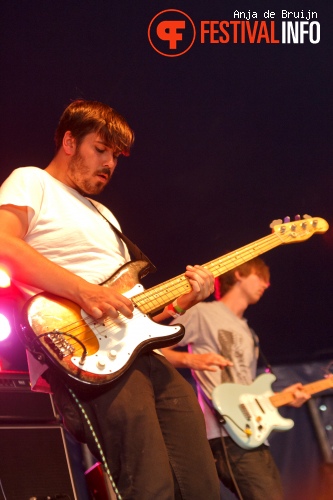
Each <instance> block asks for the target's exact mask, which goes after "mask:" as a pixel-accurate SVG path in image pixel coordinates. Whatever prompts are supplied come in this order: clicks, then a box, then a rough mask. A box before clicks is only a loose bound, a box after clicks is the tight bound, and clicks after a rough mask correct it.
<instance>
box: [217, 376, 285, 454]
mask: <svg viewBox="0 0 333 500" xmlns="http://www.w3.org/2000/svg"><path fill="white" fill-rule="evenodd" d="M275 380H276V377H275V376H274V375H273V374H272V373H264V374H262V375H259V377H257V378H256V380H255V381H254V382H253V383H252V384H251V385H240V384H233V383H225V384H220V385H218V386H217V387H215V389H214V390H213V392H212V401H213V405H214V408H215V409H216V410H217V411H218V413H219V414H220V415H221V416H222V417H223V418H224V420H225V423H224V424H223V425H224V427H225V428H226V430H227V432H228V434H229V435H230V437H231V438H232V439H233V440H234V441H235V442H236V443H237V444H238V445H239V446H240V447H241V448H244V449H248V450H250V449H252V448H256V447H258V446H260V445H261V444H263V443H264V442H265V441H266V439H267V437H268V436H269V434H270V433H271V432H272V431H287V430H289V429H291V428H292V427H293V426H294V422H293V420H291V419H289V418H283V417H281V415H280V414H279V412H278V410H277V409H276V408H275V407H274V406H273V404H272V403H271V401H270V397H271V396H272V395H273V394H274V393H273V391H272V389H271V384H272V383H273V382H274V381H275Z"/></svg>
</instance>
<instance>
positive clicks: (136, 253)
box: [87, 198, 156, 273]
mask: <svg viewBox="0 0 333 500" xmlns="http://www.w3.org/2000/svg"><path fill="white" fill-rule="evenodd" d="M87 200H88V201H89V202H90V203H91V204H92V206H93V207H94V208H95V209H96V210H97V212H98V213H99V214H100V215H101V216H102V217H103V219H105V220H106V222H107V223H108V224H109V226H110V227H111V229H112V231H114V232H115V233H116V235H117V236H119V238H121V239H122V240H123V241H124V242H125V243H126V245H127V248H128V250H129V251H130V252H131V254H132V255H133V257H134V258H135V259H136V260H144V261H145V262H147V264H149V266H148V269H147V272H151V273H155V272H156V267H155V266H154V264H153V263H152V262H151V260H150V259H149V258H148V257H147V256H146V255H145V254H144V253H143V252H142V251H141V250H140V248H139V247H138V246H137V245H136V244H135V243H133V242H132V241H131V240H130V239H129V238H127V236H125V235H124V234H123V233H122V232H121V231H119V229H118V228H116V227H115V226H114V225H113V224H112V222H110V221H109V220H108V219H107V218H106V217H105V216H104V215H103V214H102V212H101V211H100V210H98V208H97V207H96V205H95V204H94V203H93V202H92V201H91V200H89V198H87Z"/></svg>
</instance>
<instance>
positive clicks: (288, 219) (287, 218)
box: [283, 215, 290, 224]
mask: <svg viewBox="0 0 333 500" xmlns="http://www.w3.org/2000/svg"><path fill="white" fill-rule="evenodd" d="M283 222H284V223H285V224H287V223H288V222H290V217H289V216H288V215H287V217H285V218H284V219H283Z"/></svg>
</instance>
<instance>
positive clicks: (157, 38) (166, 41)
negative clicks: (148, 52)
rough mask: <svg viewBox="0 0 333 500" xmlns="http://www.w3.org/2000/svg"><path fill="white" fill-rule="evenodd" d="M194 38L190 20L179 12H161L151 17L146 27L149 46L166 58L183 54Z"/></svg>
mask: <svg viewBox="0 0 333 500" xmlns="http://www.w3.org/2000/svg"><path fill="white" fill-rule="evenodd" d="M195 36H196V30H195V26H194V23H193V21H192V19H191V18H190V17H189V16H188V15H187V14H185V12H182V11H181V10H176V9H168V10H163V11H162V12H159V13H158V14H156V16H155V17H153V19H152V20H151V22H150V24H149V26H148V39H149V42H150V45H151V46H152V47H153V49H154V50H156V52H158V53H159V54H161V55H162V56H166V57H178V56H181V55H183V54H185V52H187V51H188V50H189V49H190V48H191V47H192V45H193V43H194V40H195Z"/></svg>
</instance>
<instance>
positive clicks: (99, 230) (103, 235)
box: [0, 167, 130, 385]
mask: <svg viewBox="0 0 333 500" xmlns="http://www.w3.org/2000/svg"><path fill="white" fill-rule="evenodd" d="M93 203H94V204H95V206H96V207H97V208H98V210H99V211H100V212H102V213H103V215H104V216H105V217H106V218H107V219H108V220H109V221H110V222H111V223H112V224H113V225H114V226H116V227H117V228H118V229H120V227H119V224H118V222H117V220H116V219H115V217H114V216H113V214H112V213H111V212H110V211H109V210H108V209H107V208H106V207H104V206H103V205H101V204H100V203H98V202H96V201H93ZM8 204H10V205H16V206H22V207H23V206H26V207H28V219H29V229H28V232H27V235H26V237H25V238H24V239H25V241H26V242H27V243H28V244H29V245H31V246H32V247H33V248H35V249H36V250H37V251H38V252H40V253H41V254H42V255H44V256H45V257H47V258H48V259H50V260H51V261H53V262H55V263H56V264H58V265H59V266H61V267H64V268H66V269H68V270H69V271H71V272H72V273H74V274H77V275H78V276H81V277H82V278H84V279H85V280H87V281H89V282H90V283H95V284H100V283H103V282H104V281H106V280H107V279H108V278H109V277H110V276H112V275H113V274H114V273H115V271H117V270H118V269H119V268H120V267H121V266H122V265H124V264H125V263H126V262H127V261H128V260H129V258H130V257H129V253H128V250H127V248H126V246H125V244H124V243H123V241H122V240H121V239H120V238H119V237H118V236H117V235H116V234H115V233H114V231H113V230H112V229H111V228H110V225H109V224H108V222H107V221H106V220H105V219H104V218H103V217H102V216H101V214H100V213H98V211H97V210H96V209H95V208H94V207H93V206H92V205H91V203H90V201H89V200H88V199H87V198H85V197H84V196H82V195H81V194H79V193H78V192H77V191H75V190H74V189H72V188H70V187H68V186H66V185H65V184H63V183H62V182H60V181H58V180H56V179H54V177H52V176H51V175H49V174H48V173H47V172H46V171H45V170H42V169H40V168H37V167H22V168H18V169H16V170H14V171H13V172H12V174H11V175H10V176H9V177H8V178H7V180H6V181H5V182H4V183H3V185H2V186H1V189H0V205H8ZM15 284H16V285H17V286H18V287H19V288H20V289H21V290H22V291H23V293H25V295H26V296H27V298H28V297H29V296H32V295H34V294H35V293H37V292H40V290H37V289H34V288H32V287H31V286H28V285H27V284H24V283H19V282H15ZM28 359H29V368H30V374H31V376H32V384H33V385H34V384H35V383H36V377H37V378H38V376H39V375H40V374H41V373H42V371H44V370H45V366H44V368H43V370H41V365H39V364H38V366H39V368H38V369H37V371H36V369H35V363H37V362H36V361H35V360H32V359H31V356H29V358H28Z"/></svg>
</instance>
